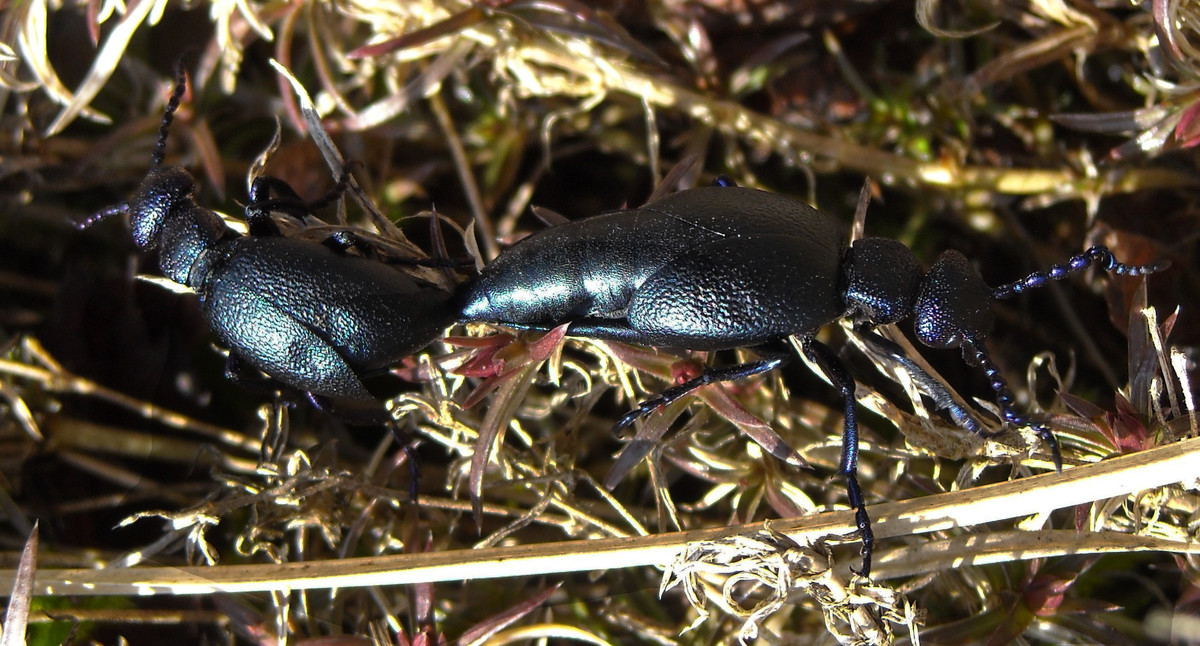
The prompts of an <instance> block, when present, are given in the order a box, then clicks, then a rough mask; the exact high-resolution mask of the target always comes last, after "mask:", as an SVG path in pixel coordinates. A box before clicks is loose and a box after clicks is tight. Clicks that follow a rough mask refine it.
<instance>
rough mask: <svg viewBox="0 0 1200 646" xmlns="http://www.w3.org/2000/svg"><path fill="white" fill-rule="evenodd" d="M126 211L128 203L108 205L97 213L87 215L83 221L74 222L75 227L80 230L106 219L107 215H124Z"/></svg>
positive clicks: (127, 210)
mask: <svg viewBox="0 0 1200 646" xmlns="http://www.w3.org/2000/svg"><path fill="white" fill-rule="evenodd" d="M126 213H129V205H128V204H118V205H116V206H110V207H108V208H107V209H104V210H103V211H100V212H98V213H93V214H92V215H90V216H88V219H86V220H84V221H83V222H76V223H75V228H77V229H79V230H81V231H82V230H83V229H86V228H88V227H90V226H92V225H93V224H95V223H97V222H99V221H101V220H105V219H108V218H109V217H112V216H114V215H124V214H126Z"/></svg>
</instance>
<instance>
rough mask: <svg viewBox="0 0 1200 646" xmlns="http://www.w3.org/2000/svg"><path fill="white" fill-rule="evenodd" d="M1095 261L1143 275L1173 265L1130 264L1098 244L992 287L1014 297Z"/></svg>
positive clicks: (1114, 270) (1128, 273)
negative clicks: (1060, 262) (1012, 280)
mask: <svg viewBox="0 0 1200 646" xmlns="http://www.w3.org/2000/svg"><path fill="white" fill-rule="evenodd" d="M1093 264H1096V265H1099V266H1100V268H1101V269H1103V270H1104V271H1108V272H1112V273H1114V274H1120V275H1122V276H1142V275H1144V274H1152V273H1154V272H1156V271H1162V270H1164V269H1166V268H1167V267H1168V266H1170V264H1171V263H1170V262H1167V261H1165V260H1164V261H1162V262H1156V263H1153V264H1150V265H1126V264H1122V263H1119V262H1117V259H1116V258H1115V257H1114V256H1113V253H1112V252H1111V251H1109V250H1108V247H1102V246H1099V245H1097V246H1095V247H1091V248H1089V249H1088V250H1087V251H1085V252H1083V253H1081V254H1079V255H1076V256H1071V257H1070V258H1068V259H1067V261H1066V262H1064V263H1063V264H1061V265H1054V266H1053V267H1051V268H1050V269H1049V270H1047V271H1037V272H1034V273H1032V274H1029V275H1028V276H1026V277H1024V278H1022V279H1021V280H1018V281H1016V282H1012V283H1008V284H1007V285H1001V286H999V287H997V288H996V289H995V290H994V291H992V298H996V299H1001V298H1012V297H1013V296H1016V295H1017V294H1020V293H1021V292H1024V291H1026V290H1030V289H1034V288H1037V287H1042V286H1044V285H1046V283H1048V282H1050V281H1052V280H1062V279H1064V278H1066V277H1067V276H1069V275H1071V274H1074V273H1077V272H1080V271H1083V270H1085V269H1087V268H1088V267H1090V266H1092V265H1093Z"/></svg>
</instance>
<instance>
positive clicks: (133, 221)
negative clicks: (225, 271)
mask: <svg viewBox="0 0 1200 646" xmlns="http://www.w3.org/2000/svg"><path fill="white" fill-rule="evenodd" d="M195 188H196V182H195V180H194V179H192V176H191V174H190V173H188V172H187V171H186V170H184V169H183V168H180V167H178V166H165V167H161V168H155V169H154V170H151V171H150V173H149V174H147V175H146V179H145V180H143V181H142V185H141V186H140V187H139V188H138V191H137V193H136V194H135V195H134V196H133V200H131V201H130V203H129V228H130V231H131V232H132V234H133V240H134V242H136V243H137V244H138V246H139V247H141V248H142V249H147V250H148V249H154V248H158V266H159V269H161V270H162V272H163V275H164V276H166V277H167V278H170V279H171V280H173V281H175V282H177V283H180V284H181V285H188V286H189V287H193V288H195V287H197V285H194V284H192V282H191V278H192V275H191V274H192V269H193V266H194V265H195V263H196V261H197V259H199V258H200V256H201V254H202V253H203V252H204V251H206V250H208V249H210V248H212V247H213V245H215V244H216V243H217V241H219V240H220V239H222V238H223V237H226V236H228V235H231V234H232V232H231V231H230V229H229V228H228V227H227V226H225V223H224V222H223V221H222V220H221V218H220V216H218V215H217V214H216V213H213V212H212V211H210V210H208V209H206V208H203V207H201V206H199V205H197V204H196V202H195V200H194V199H193V193H194V192H195Z"/></svg>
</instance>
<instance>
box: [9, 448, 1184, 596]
mask: <svg viewBox="0 0 1200 646" xmlns="http://www.w3.org/2000/svg"><path fill="white" fill-rule="evenodd" d="M1198 462H1200V438H1192V439H1189V440H1185V441H1182V442H1179V443H1176V444H1171V445H1168V446H1162V447H1158V448H1154V449H1150V450H1148V451H1142V452H1140V453H1135V454H1132V455H1127V456H1121V457H1117V458H1113V459H1111V460H1105V461H1103V462H1097V463H1095V464H1090V465H1087V466H1083V467H1078V468H1074V469H1068V470H1066V471H1064V472H1063V473H1048V474H1045V475H1041V476H1035V477H1031V478H1024V479H1021V480H1017V481H1013V482H1005V483H1000V484H995V485H989V486H985V487H977V488H974V489H967V490H962V491H956V492H952V493H946V494H940V495H936V496H929V497H926V498H920V499H916V500H910V501H905V502H895V503H887V504H881V505H872V506H871V508H870V509H871V513H872V515H873V516H874V517H875V523H874V526H875V535H876V537H877V538H880V539H883V538H894V537H898V536H907V535H911V534H920V533H927V532H933V531H939V530H945V529H950V528H954V527H965V526H971V525H977V524H981V523H988V522H993V521H997V520H1003V519H1009V518H1016V517H1022V516H1029V515H1033V514H1038V513H1044V512H1046V511H1049V510H1051V509H1057V508H1064V507H1071V506H1074V505H1079V504H1084V503H1090V502H1094V501H1097V500H1105V499H1109V498H1119V497H1124V496H1128V495H1130V494H1132V493H1134V492H1138V491H1143V490H1147V489H1155V488H1158V487H1163V486H1167V485H1172V484H1176V483H1184V484H1185V485H1186V486H1192V487H1194V486H1196V480H1197V476H1196V469H1195V465H1196V464H1197V463H1198ZM763 526H764V525H763V523H756V524H752V525H741V526H734V527H718V528H713V529H705V530H692V531H687V532H675V533H670V534H659V535H655V536H644V537H635V538H620V539H602V540H587V541H567V542H560V543H550V544H541V545H521V546H510V547H498V548H491V549H486V550H455V551H449V552H440V553H421V554H403V555H397V556H383V557H372V558H356V559H340V560H330V561H324V562H312V563H288V564H284V565H242V566H218V567H142V568H128V569H108V570H50V569H42V570H40V571H39V572H38V574H37V577H36V579H35V581H34V585H33V590H34V594H37V595H81V594H82V595H104V594H113V595H134V594H136V595H149V594H209V593H213V592H257V591H264V590H297V589H311V588H329V587H355V586H367V585H402V584H412V583H423V582H432V581H457V580H465V579H482V578H496V577H513V576H534V575H536V576H546V575H551V574H553V573H566V572H579V571H593V570H610V569H614V568H622V567H642V566H662V565H664V564H666V563H670V562H671V561H672V559H673V558H674V557H675V554H676V552H678V551H679V550H681V549H683V548H684V546H685V545H686V544H687V543H690V542H694V541H709V540H715V539H719V538H724V537H728V536H730V535H734V534H751V533H755V532H758V531H760V530H762V529H763ZM770 528H771V531H773V532H779V533H783V534H787V535H788V536H790V537H791V538H792V539H793V540H795V541H797V542H800V543H811V542H812V541H813V540H815V539H817V538H819V537H822V536H828V535H832V534H846V533H849V532H851V531H853V529H854V516H853V512H850V511H836V512H827V513H823V514H817V515H814V516H806V517H803V518H795V519H788V520H778V521H773V522H770ZM1039 534H1040V533H1039ZM1056 536H1057V535H1056ZM955 540H968V541H969V540H970V539H955ZM975 540H980V539H978V538H976V539H975ZM1129 540H1130V541H1131V543H1132V544H1129V545H1121V546H1120V548H1119V549H1122V550H1126V549H1127V550H1130V551H1132V550H1147V549H1149V550H1169V551H1176V552H1180V553H1188V554H1200V544H1196V543H1184V542H1175V541H1169V540H1162V539H1152V538H1145V537H1133V538H1131V539H1129ZM1114 544H1116V543H1114V542H1113V541H1110V540H1105V541H1100V542H1098V543H1095V544H1093V543H1091V542H1088V541H1087V540H1084V539H1080V540H1078V541H1070V542H1064V541H1061V540H1054V541H1050V542H1049V545H1052V546H1054V548H1053V549H1046V550H1043V549H1034V548H1033V547H1030V548H1029V549H1027V550H1017V551H1014V550H1013V549H1012V548H1011V547H1009V546H1005V547H1004V550H1006V551H1007V553H1008V554H1009V556H1008V557H1007V558H1008V559H1009V560H1011V559H1022V558H1033V557H1043V556H1050V555H1054V554H1066V553H1079V552H1096V551H1101V550H1111V549H1113V548H1112V546H1113V545H1114ZM984 545H985V546H988V545H990V543H988V542H987V541H986V539H985V540H984ZM992 552H993V550H991V549H983V550H981V551H978V552H977V551H974V550H971V549H961V550H958V551H954V550H950V551H948V552H946V554H949V555H950V556H951V557H952V560H953V563H954V564H955V565H968V564H972V563H975V562H976V559H979V560H980V562H990V561H991V560H994V559H996V558H997V557H996V556H995V555H994V554H993V553H992ZM888 560H889V561H894V560H895V559H888ZM15 574H16V573H15V572H14V571H12V570H4V571H0V590H9V589H12V584H13V579H14V577H15Z"/></svg>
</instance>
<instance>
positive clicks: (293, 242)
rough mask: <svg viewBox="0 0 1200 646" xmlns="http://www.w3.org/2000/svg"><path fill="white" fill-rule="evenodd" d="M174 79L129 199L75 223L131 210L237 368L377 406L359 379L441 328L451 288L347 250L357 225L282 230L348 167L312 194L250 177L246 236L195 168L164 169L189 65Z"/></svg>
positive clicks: (357, 242) (148, 244) (321, 395)
mask: <svg viewBox="0 0 1200 646" xmlns="http://www.w3.org/2000/svg"><path fill="white" fill-rule="evenodd" d="M176 77H177V78H176V82H175V89H174V91H173V92H172V94H171V98H170V100H169V101H168V103H167V109H166V112H165V114H164V115H163V118H162V125H161V127H160V129H159V135H158V140H157V141H156V143H155V147H154V152H153V154H152V156H151V169H150V171H149V172H148V173H147V174H146V177H145V179H144V180H143V181H142V183H141V186H140V187H139V188H138V189H137V192H136V193H134V195H133V197H132V198H131V199H130V200H129V201H128V202H126V203H123V204H119V205H117V206H114V207H110V208H108V209H105V210H104V211H101V212H100V213H97V214H96V215H94V216H92V217H91V218H89V219H88V220H87V221H85V222H83V223H82V224H81V225H80V227H81V228H82V227H87V226H90V225H92V224H94V223H95V222H97V221H100V220H103V219H105V218H108V217H110V216H114V215H128V216H129V227H130V230H131V233H132V235H133V239H134V241H135V242H136V243H137V245H138V246H139V247H140V248H141V249H143V250H145V251H150V250H154V249H157V250H158V266H159V269H160V270H161V271H162V274H163V276H165V277H166V278H169V279H170V280H172V281H174V282H176V283H179V284H180V285H184V286H186V287H189V288H191V289H192V290H193V291H195V292H196V293H197V294H198V295H199V297H200V303H201V310H202V313H203V315H204V318H205V319H206V320H207V321H208V323H209V326H210V327H211V328H212V331H213V333H214V334H216V336H217V338H218V339H219V340H220V341H221V343H222V344H223V345H224V346H225V347H227V348H228V349H229V361H228V365H227V372H228V373H229V374H230V375H231V376H233V377H237V376H239V375H241V374H243V372H244V370H245V364H249V365H250V366H253V367H254V368H257V369H258V370H260V371H262V372H263V373H266V375H267V376H268V377H269V378H270V379H271V380H272V381H274V382H275V385H276V386H282V387H283V388H285V389H287V390H290V391H294V392H295V393H297V394H298V393H305V394H306V395H307V397H308V398H309V399H310V400H312V401H313V403H314V404H315V405H317V406H318V407H320V408H324V407H328V406H329V405H330V404H331V403H333V402H336V401H346V402H358V403H360V404H361V403H365V402H370V403H371V404H372V405H373V406H376V407H377V406H378V404H377V403H376V400H375V398H374V397H373V396H372V395H371V393H370V392H369V391H368V390H367V388H366V386H364V385H363V382H362V379H361V378H362V376H365V375H369V374H371V373H376V372H382V371H383V370H385V369H386V368H387V367H388V366H389V365H392V364H394V363H396V362H397V361H398V360H400V359H401V358H403V357H405V356H407V355H410V354H412V353H414V352H416V351H417V350H420V349H421V348H423V347H424V346H426V345H428V344H429V343H431V342H432V341H434V340H435V339H437V338H438V337H439V336H441V334H442V332H444V331H445V329H446V328H447V327H448V326H449V325H450V324H451V323H453V321H454V312H453V311H452V310H450V309H449V308H448V301H449V298H450V293H449V291H448V290H445V289H442V288H440V287H438V286H435V285H429V284H424V283H421V282H418V281H417V280H416V279H414V278H412V277H411V276H410V275H409V274H406V273H404V272H402V271H400V270H399V269H397V268H396V267H393V266H390V265H389V264H387V263H385V262H383V261H381V260H379V259H377V258H373V257H367V256H368V255H369V254H365V253H364V255H354V254H351V253H348V252H349V251H350V249H351V248H358V249H359V250H360V251H363V249H362V248H361V247H362V246H365V243H364V242H363V241H362V240H361V239H360V238H358V237H357V236H355V235H354V234H353V233H352V232H349V231H339V232H338V233H335V234H333V235H331V236H329V237H328V238H327V239H326V240H325V241H324V242H315V241H311V240H304V239H298V238H289V237H285V236H283V235H282V234H281V232H280V230H279V227H278V225H276V223H275V222H274V220H272V216H271V214H272V213H273V212H279V213H284V214H287V215H290V216H294V217H297V218H300V217H303V216H304V215H306V214H308V213H310V212H311V211H313V210H314V209H317V208H320V207H321V206H324V205H325V204H327V203H329V202H331V201H333V200H334V199H336V197H337V196H338V195H339V194H340V191H341V190H342V189H344V188H345V183H346V180H347V179H348V175H345V176H343V178H342V180H341V181H340V182H339V186H338V189H335V191H334V192H333V193H331V194H330V195H328V196H326V197H324V198H320V199H317V200H313V201H308V202H306V201H305V200H303V199H302V198H301V197H300V196H299V195H298V194H297V193H296V192H295V191H294V190H292V188H291V187H290V186H289V185H288V184H287V183H285V182H283V181H282V180H279V179H276V178H271V177H259V178H257V179H255V181H254V182H253V183H252V185H251V188H250V203H249V204H248V205H247V206H246V210H245V216H246V221H247V224H248V228H249V233H250V235H241V234H239V233H237V232H236V231H234V230H233V229H231V228H229V227H228V226H227V225H226V224H225V223H224V222H223V221H222V220H221V217H220V216H219V215H217V214H216V213H214V212H213V211H211V210H209V209H207V208H204V207H202V206H200V205H198V204H197V203H196V200H195V190H196V182H195V180H194V179H193V178H192V176H191V174H190V173H188V171H187V170H185V169H183V168H180V167H178V166H163V158H164V156H165V149H166V139H167V134H168V131H169V130H170V125H171V122H172V120H173V118H174V113H175V111H176V110H177V109H178V107H179V103H180V100H181V98H182V96H183V92H184V89H185V87H186V80H187V79H186V73H185V71H184V69H183V66H182V64H181V65H180V66H179V68H178V70H177V74H176Z"/></svg>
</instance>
